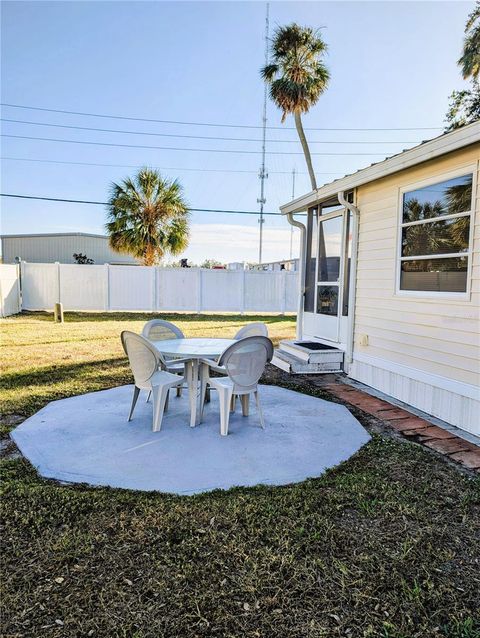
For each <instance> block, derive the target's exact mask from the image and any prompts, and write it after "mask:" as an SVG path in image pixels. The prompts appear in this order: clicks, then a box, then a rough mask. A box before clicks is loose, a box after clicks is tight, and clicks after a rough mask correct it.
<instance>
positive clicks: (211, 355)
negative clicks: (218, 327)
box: [152, 338, 235, 428]
mask: <svg viewBox="0 0 480 638" xmlns="http://www.w3.org/2000/svg"><path fill="white" fill-rule="evenodd" d="M152 343H153V345H154V346H155V347H156V348H157V350H158V351H159V352H161V353H162V354H163V355H167V356H168V357H169V358H178V359H190V360H191V361H190V362H189V363H187V364H186V371H187V375H186V376H187V382H188V392H189V399H190V427H192V428H193V427H194V426H195V425H197V422H198V415H199V410H198V406H197V403H198V401H197V398H198V397H197V394H198V369H199V360H200V359H217V357H219V356H220V355H221V354H222V352H223V351H224V350H225V349H226V348H228V346H231V345H232V344H233V343H235V340H234V339H187V338H185V339H164V340H163V341H152Z"/></svg>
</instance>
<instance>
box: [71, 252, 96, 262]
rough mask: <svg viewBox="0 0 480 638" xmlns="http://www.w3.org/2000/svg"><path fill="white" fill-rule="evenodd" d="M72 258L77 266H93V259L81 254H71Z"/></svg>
mask: <svg viewBox="0 0 480 638" xmlns="http://www.w3.org/2000/svg"><path fill="white" fill-rule="evenodd" d="M73 258H74V259H75V263H77V264H93V263H94V261H93V259H90V258H89V257H87V255H84V254H83V253H73Z"/></svg>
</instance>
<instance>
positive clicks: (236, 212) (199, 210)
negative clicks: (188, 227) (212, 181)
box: [0, 193, 281, 217]
mask: <svg viewBox="0 0 480 638" xmlns="http://www.w3.org/2000/svg"><path fill="white" fill-rule="evenodd" d="M0 197H14V198H15V199H37V200H41V201H47V202H66V203H68V204H91V205H93V206H108V202H96V201H89V200H85V199H62V198H61V197H39V196H37V195H14V194H12V193H0ZM188 210H189V211H192V212H194V213H228V214H230V215H258V211H254V210H223V209H222V208H190V207H189V208H188ZM263 214H264V215H276V216H277V217H280V216H281V213H263Z"/></svg>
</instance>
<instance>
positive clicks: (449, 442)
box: [322, 383, 480, 474]
mask: <svg viewBox="0 0 480 638" xmlns="http://www.w3.org/2000/svg"><path fill="white" fill-rule="evenodd" d="M322 387H323V388H325V389H326V390H327V391H328V392H330V393H331V394H333V395H334V396H336V397H338V398H339V399H341V400H342V401H345V403H350V405H353V406H355V407H356V408H359V409H360V410H362V411H363V412H366V413H367V414H370V415H372V416H374V417H376V418H377V419H380V420H381V421H384V422H385V423H386V424H387V425H388V426H390V427H391V428H393V429H394V430H396V431H397V432H398V433H399V434H401V435H402V436H404V437H407V438H411V439H415V441H416V442H418V443H421V444H422V445H425V446H426V447H428V448H430V449H432V450H435V452H438V453H440V454H443V455H444V456H447V457H448V458H449V459H451V460H452V461H456V462H457V463H459V464H460V465H463V466H464V467H466V468H468V469H469V470H474V471H476V472H477V473H479V474H480V447H479V446H477V445H475V444H474V443H470V441H465V440H464V439H462V438H461V437H459V436H456V435H455V434H453V433H452V432H449V431H448V430H444V429H443V428H441V427H438V426H437V425H433V424H432V423H430V422H429V421H427V420H425V419H422V418H421V417H419V416H415V415H414V414H412V413H411V412H407V410H403V409H402V408H399V407H398V406H396V405H392V404H391V403H388V401H385V400H383V399H378V398H377V397H374V396H372V395H370V394H367V393H366V392H362V391H361V390H357V389H356V388H352V387H351V386H348V385H346V384H344V383H327V384H325V385H322Z"/></svg>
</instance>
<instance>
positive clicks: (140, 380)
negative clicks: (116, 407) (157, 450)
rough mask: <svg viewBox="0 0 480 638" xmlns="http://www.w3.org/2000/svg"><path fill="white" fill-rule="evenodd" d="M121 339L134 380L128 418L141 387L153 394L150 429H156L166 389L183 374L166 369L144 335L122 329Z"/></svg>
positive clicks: (183, 379) (175, 384)
mask: <svg viewBox="0 0 480 638" xmlns="http://www.w3.org/2000/svg"><path fill="white" fill-rule="evenodd" d="M121 339H122V345H123V349H124V350H125V354H126V355H127V357H128V360H129V363H130V368H131V369H132V373H133V378H134V381H135V387H134V389H133V399H132V407H131V408H130V414H129V415H128V420H129V421H131V420H132V416H133V411H134V409H135V405H136V403H137V399H138V395H139V394H140V390H148V391H150V392H151V393H152V394H153V421H152V430H153V431H154V432H158V431H159V430H160V428H161V426H162V419H163V413H164V411H165V410H166V409H167V407H168V393H169V390H170V388H175V387H178V386H179V385H182V383H183V382H184V381H185V377H183V376H179V375H177V374H173V373H171V372H168V371H167V363H166V361H165V359H164V358H163V357H162V355H161V354H160V353H159V352H158V350H157V349H156V348H155V347H154V346H153V345H152V344H151V343H150V342H149V341H148V339H145V337H142V336H141V335H137V334H135V333H134V332H129V331H128V330H125V331H124V332H122V334H121Z"/></svg>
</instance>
